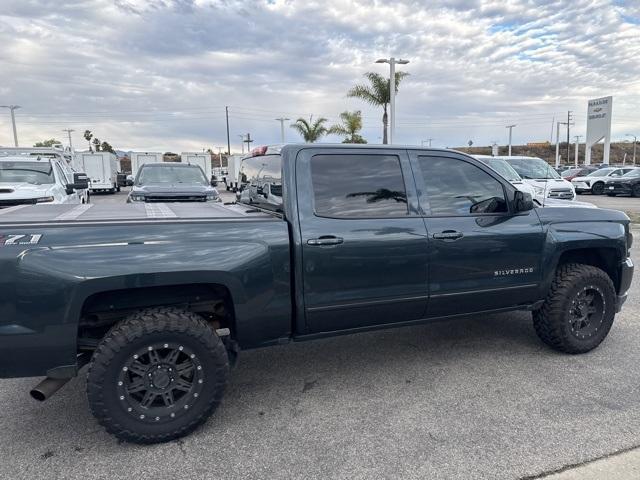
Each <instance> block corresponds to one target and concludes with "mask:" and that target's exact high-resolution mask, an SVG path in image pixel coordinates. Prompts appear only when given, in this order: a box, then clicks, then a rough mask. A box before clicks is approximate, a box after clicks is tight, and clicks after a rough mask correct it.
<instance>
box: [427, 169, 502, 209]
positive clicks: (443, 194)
mask: <svg viewBox="0 0 640 480" xmlns="http://www.w3.org/2000/svg"><path fill="white" fill-rule="evenodd" d="M418 164H419V166H420V170H421V171H422V176H423V179H424V191H425V193H426V197H427V201H428V204H429V205H428V207H429V208H428V210H430V214H429V215H430V216H435V217H448V216H467V215H477V214H491V213H505V212H508V211H509V208H508V206H507V201H506V199H505V194H504V188H503V187H502V184H501V183H500V182H499V181H497V180H496V179H495V178H493V177H492V176H491V175H489V174H488V173H486V172H484V171H483V170H481V169H480V168H478V167H476V166H475V165H472V164H471V163H468V162H465V161H464V160H459V159H456V158H447V157H431V156H419V157H418ZM428 210H427V211H428Z"/></svg>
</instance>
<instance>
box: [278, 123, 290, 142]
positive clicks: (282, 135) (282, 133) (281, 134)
mask: <svg viewBox="0 0 640 480" xmlns="http://www.w3.org/2000/svg"><path fill="white" fill-rule="evenodd" d="M289 120H291V119H290V118H284V117H280V118H276V121H278V122H280V140H281V142H280V143H284V122H288V121H289Z"/></svg>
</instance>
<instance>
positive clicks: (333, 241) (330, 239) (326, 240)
mask: <svg viewBox="0 0 640 480" xmlns="http://www.w3.org/2000/svg"><path fill="white" fill-rule="evenodd" d="M342 242H344V239H342V237H334V236H333V235H323V236H322V237H318V238H310V239H309V240H307V245H313V246H317V245H319V246H322V245H340V244H341V243H342Z"/></svg>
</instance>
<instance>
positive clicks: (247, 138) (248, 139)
mask: <svg viewBox="0 0 640 480" xmlns="http://www.w3.org/2000/svg"><path fill="white" fill-rule="evenodd" d="M244 141H245V142H246V143H247V153H251V144H252V143H253V140H251V134H250V133H247V136H246V138H245V140H244Z"/></svg>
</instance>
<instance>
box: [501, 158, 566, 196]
mask: <svg viewBox="0 0 640 480" xmlns="http://www.w3.org/2000/svg"><path fill="white" fill-rule="evenodd" d="M495 158H502V159H504V160H506V161H507V163H509V165H511V166H512V167H513V169H514V170H515V171H516V172H518V175H520V177H522V180H523V182H524V183H526V184H528V185H530V186H531V187H532V188H533V189H534V191H535V193H536V195H535V196H536V198H542V199H545V198H555V199H558V200H574V199H575V198H576V192H575V189H574V188H573V185H571V182H568V181H567V180H565V179H564V178H562V177H561V176H560V175H559V174H558V172H556V171H555V170H554V169H553V168H552V167H551V165H549V164H548V163H547V162H545V161H544V160H543V159H541V158H538V157H521V156H511V157H509V156H501V157H495Z"/></svg>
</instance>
